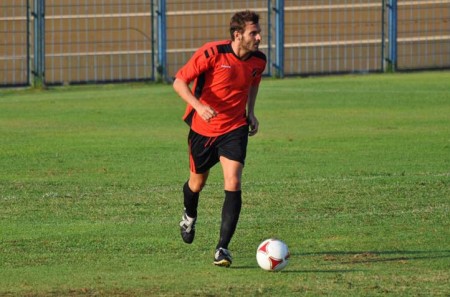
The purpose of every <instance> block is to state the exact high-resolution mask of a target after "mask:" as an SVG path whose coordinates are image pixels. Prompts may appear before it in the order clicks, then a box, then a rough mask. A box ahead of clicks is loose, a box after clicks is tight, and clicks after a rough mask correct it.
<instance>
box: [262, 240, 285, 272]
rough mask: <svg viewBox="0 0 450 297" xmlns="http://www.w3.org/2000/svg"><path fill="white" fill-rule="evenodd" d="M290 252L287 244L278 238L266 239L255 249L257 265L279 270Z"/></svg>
mask: <svg viewBox="0 0 450 297" xmlns="http://www.w3.org/2000/svg"><path fill="white" fill-rule="evenodd" d="M289 256H290V253H289V249H288V247H287V245H286V244H285V243H284V242H283V241H281V240H279V239H274V238H270V239H266V240H264V241H263V242H262V243H261V244H260V245H259V246H258V249H257V251H256V261H257V262H258V265H259V267H261V268H262V269H264V270H267V271H280V270H282V269H284V268H285V267H286V265H287V264H288V259H289Z"/></svg>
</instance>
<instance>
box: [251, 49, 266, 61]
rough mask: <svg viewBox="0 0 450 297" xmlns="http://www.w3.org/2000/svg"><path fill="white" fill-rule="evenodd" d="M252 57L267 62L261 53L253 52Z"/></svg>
mask: <svg viewBox="0 0 450 297" xmlns="http://www.w3.org/2000/svg"><path fill="white" fill-rule="evenodd" d="M252 56H253V57H256V58H259V59H261V60H264V61H267V58H266V55H265V54H264V53H263V52H260V51H256V52H253V53H252Z"/></svg>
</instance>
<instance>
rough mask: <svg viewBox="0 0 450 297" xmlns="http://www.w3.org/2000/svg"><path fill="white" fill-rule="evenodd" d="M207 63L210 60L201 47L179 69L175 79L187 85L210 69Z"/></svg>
mask: <svg viewBox="0 0 450 297" xmlns="http://www.w3.org/2000/svg"><path fill="white" fill-rule="evenodd" d="M209 62H210V58H209V55H208V53H207V51H206V50H205V48H204V47H201V48H200V49H198V50H197V51H196V52H195V53H194V55H192V57H191V58H190V59H189V61H188V62H187V63H186V64H185V65H184V66H183V67H181V68H180V70H179V71H178V72H177V74H176V75H175V77H176V78H178V79H181V80H183V81H184V82H186V83H188V84H189V83H191V82H192V81H193V80H195V79H196V78H197V77H198V76H199V75H200V74H202V73H203V72H205V71H206V70H208V69H209V68H210V66H209V65H210V63H209Z"/></svg>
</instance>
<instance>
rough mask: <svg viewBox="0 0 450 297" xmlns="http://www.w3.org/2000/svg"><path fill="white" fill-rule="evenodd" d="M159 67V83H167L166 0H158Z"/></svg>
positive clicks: (157, 69) (157, 68)
mask: <svg viewBox="0 0 450 297" xmlns="http://www.w3.org/2000/svg"><path fill="white" fill-rule="evenodd" d="M156 13H157V15H158V65H157V67H156V71H157V74H158V78H157V80H158V81H166V80H167V77H166V66H167V37H166V36H167V30H166V28H167V19H166V0H158V10H157V12H156Z"/></svg>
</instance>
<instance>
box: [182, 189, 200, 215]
mask: <svg viewBox="0 0 450 297" xmlns="http://www.w3.org/2000/svg"><path fill="white" fill-rule="evenodd" d="M183 194H184V208H186V214H187V215H188V216H189V217H191V218H196V217H197V206H198V197H199V196H200V193H195V192H192V191H191V189H190V188H189V183H188V182H186V183H185V184H184V186H183Z"/></svg>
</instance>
